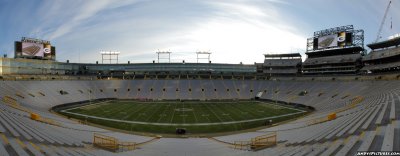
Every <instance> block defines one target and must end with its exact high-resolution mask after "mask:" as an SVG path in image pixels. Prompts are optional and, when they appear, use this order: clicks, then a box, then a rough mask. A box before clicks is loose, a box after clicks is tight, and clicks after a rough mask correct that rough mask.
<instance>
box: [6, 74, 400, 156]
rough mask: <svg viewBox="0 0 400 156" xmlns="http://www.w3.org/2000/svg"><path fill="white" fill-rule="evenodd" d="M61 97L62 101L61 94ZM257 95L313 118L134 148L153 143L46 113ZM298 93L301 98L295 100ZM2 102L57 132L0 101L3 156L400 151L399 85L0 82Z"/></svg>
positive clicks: (274, 82) (154, 142) (146, 139)
mask: <svg viewBox="0 0 400 156" xmlns="http://www.w3.org/2000/svg"><path fill="white" fill-rule="evenodd" d="M139 88H140V90H138V89H139ZM164 88H165V89H166V91H163V89H164ZM151 89H152V90H151ZM202 89H204V91H202ZM60 90H63V91H66V92H68V94H60V92H59V91H60ZM89 90H90V91H91V93H90V92H89ZM128 90H129V91H128ZM190 90H191V91H190ZM251 90H252V92H251ZM259 91H265V93H264V94H263V95H262V97H261V98H262V99H270V100H278V101H282V102H287V103H299V104H305V105H308V106H312V107H314V108H315V109H316V111H315V112H314V113H313V114H311V115H309V116H306V117H304V118H300V119H297V120H295V121H291V122H288V123H284V124H280V125H276V126H274V127H270V128H265V129H261V130H257V131H253V132H248V133H240V134H231V135H227V136H220V137H215V138H214V139H216V140H220V141H223V142H226V143H221V142H217V141H215V140H213V139H207V138H189V139H173V138H161V139H158V140H155V141H151V142H149V143H146V144H143V145H140V143H141V142H148V141H149V140H153V139H154V138H153V137H145V136H139V135H133V134H123V133H119V132H114V131H110V130H106V129H102V128H96V127H93V126H89V125H84V124H81V123H78V122H75V121H72V120H68V119H66V118H63V117H60V116H57V115H54V114H52V113H50V112H48V110H49V109H50V108H51V107H54V106H57V105H60V104H64V103H71V102H78V101H84V100H88V99H91V98H148V99H152V98H154V99H160V98H162V99H177V98H178V99H250V98H253V97H254V96H255V95H256V94H257V92H259ZM304 91H307V94H302V95H299V93H301V92H304ZM17 93H18V94H17ZM32 95H33V96H32ZM5 96H10V97H12V98H14V99H15V100H16V101H18V103H19V105H20V106H21V107H23V108H25V109H29V110H30V111H32V112H34V113H36V114H39V115H40V116H41V117H45V118H49V119H52V120H54V121H56V122H58V123H60V125H58V126H57V125H51V124H46V123H43V122H38V121H35V120H32V119H30V114H29V113H27V112H25V111H22V110H20V109H15V108H14V107H11V106H9V105H7V104H5V103H4V102H3V101H1V102H0V137H1V139H0V143H1V144H2V146H0V152H1V153H2V154H3V153H6V154H3V155H7V154H8V155H131V154H135V155H148V154H155V155H185V154H186V155H188V154H189V155H263V154H268V155H270V154H272V155H329V154H336V155H354V154H355V152H356V151H362V150H364V151H367V150H388V151H391V150H400V147H399V146H398V145H399V140H400V139H399V138H394V137H396V136H397V137H398V136H399V135H400V134H399V130H400V125H399V120H400V106H399V104H400V84H399V82H398V81H265V80H208V79H207V80H101V81H84V80H81V81H78V80H74V81H55V80H52V81H0V97H5ZM359 96H361V97H362V98H363V100H361V101H359V103H356V104H352V103H351V100H352V99H354V98H356V97H359ZM332 112H337V118H336V119H334V120H329V121H323V122H315V121H316V120H318V119H320V118H324V117H326V116H327V115H328V114H330V113H332ZM270 132H276V134H277V145H276V146H273V147H270V148H266V149H260V150H258V151H254V152H253V151H245V150H235V149H233V148H232V147H231V145H229V143H231V144H234V142H235V141H240V140H251V138H255V137H257V136H262V135H264V134H268V133H270ZM94 133H100V134H104V135H107V136H111V137H114V138H117V139H118V140H120V141H128V142H129V141H131V142H132V141H133V142H137V143H138V144H139V145H140V146H139V148H138V149H136V150H133V151H126V152H122V153H113V152H109V151H106V150H102V149H100V148H96V147H93V146H92V142H93V134H94ZM183 147H184V148H183ZM178 148H179V149H184V150H176V149H178ZM193 152H196V153H193Z"/></svg>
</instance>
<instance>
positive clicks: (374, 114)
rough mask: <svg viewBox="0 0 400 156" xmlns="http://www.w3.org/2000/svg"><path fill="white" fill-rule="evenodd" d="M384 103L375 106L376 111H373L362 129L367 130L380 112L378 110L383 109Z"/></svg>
mask: <svg viewBox="0 0 400 156" xmlns="http://www.w3.org/2000/svg"><path fill="white" fill-rule="evenodd" d="M382 105H383V104H379V105H378V107H377V108H375V111H374V112H373V113H372V115H371V116H369V118H368V120H367V121H366V122H365V123H364V124H363V126H362V127H361V129H362V130H366V129H367V128H368V127H369V126H370V124H371V122H372V120H373V119H374V118H375V116H376V114H378V112H379V110H380V109H381V107H382Z"/></svg>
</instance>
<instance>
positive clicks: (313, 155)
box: [307, 141, 332, 156]
mask: <svg viewBox="0 0 400 156" xmlns="http://www.w3.org/2000/svg"><path fill="white" fill-rule="evenodd" d="M331 143H332V142H331V141H326V142H324V143H322V144H319V143H317V145H319V146H316V147H315V148H313V149H311V152H310V153H308V154H307V155H309V156H316V155H318V154H320V153H321V152H323V151H325V150H326V149H328V146H330V144H331Z"/></svg>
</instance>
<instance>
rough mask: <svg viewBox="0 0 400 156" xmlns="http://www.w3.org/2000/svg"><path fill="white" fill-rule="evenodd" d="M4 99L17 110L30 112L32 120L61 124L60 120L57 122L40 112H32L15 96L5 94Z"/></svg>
mask: <svg viewBox="0 0 400 156" xmlns="http://www.w3.org/2000/svg"><path fill="white" fill-rule="evenodd" d="M2 101H3V102H4V103H5V104H7V105H8V106H10V107H12V108H14V109H17V110H20V111H23V112H26V113H29V114H30V118H31V119H32V120H35V121H39V122H43V123H47V124H51V125H56V126H60V123H58V122H56V121H54V120H52V119H49V118H44V117H40V115H39V114H36V113H34V112H32V111H31V110H29V109H27V108H25V107H23V106H21V105H20V104H19V103H18V102H17V100H16V99H14V98H12V97H10V96H4V97H3V98H2Z"/></svg>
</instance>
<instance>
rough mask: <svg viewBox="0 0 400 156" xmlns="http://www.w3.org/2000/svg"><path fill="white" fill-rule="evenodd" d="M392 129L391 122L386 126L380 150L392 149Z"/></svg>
mask: <svg viewBox="0 0 400 156" xmlns="http://www.w3.org/2000/svg"><path fill="white" fill-rule="evenodd" d="M394 130H395V129H394V126H393V125H392V124H388V125H387V126H386V129H385V135H384V138H383V144H382V148H381V151H393V142H394Z"/></svg>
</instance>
